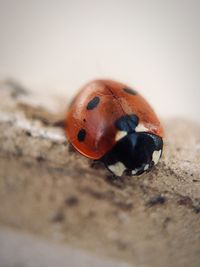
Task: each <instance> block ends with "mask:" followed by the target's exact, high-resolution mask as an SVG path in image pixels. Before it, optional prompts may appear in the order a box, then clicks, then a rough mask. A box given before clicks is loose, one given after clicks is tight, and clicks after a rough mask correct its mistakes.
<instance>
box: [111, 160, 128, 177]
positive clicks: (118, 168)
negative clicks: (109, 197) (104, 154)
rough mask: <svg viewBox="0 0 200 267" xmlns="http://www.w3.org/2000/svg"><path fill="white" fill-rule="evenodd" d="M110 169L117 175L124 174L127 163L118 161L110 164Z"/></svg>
mask: <svg viewBox="0 0 200 267" xmlns="http://www.w3.org/2000/svg"><path fill="white" fill-rule="evenodd" d="M108 169H109V170H111V172H113V173H114V174H115V175H116V176H122V174H123V173H124V171H125V170H126V167H125V165H124V164H123V163H122V162H120V161H119V162H117V163H115V164H113V165H110V166H108Z"/></svg>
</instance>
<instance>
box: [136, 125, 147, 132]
mask: <svg viewBox="0 0 200 267" xmlns="http://www.w3.org/2000/svg"><path fill="white" fill-rule="evenodd" d="M135 131H136V132H137V133H139V132H148V131H149V129H147V128H146V127H145V126H144V124H142V123H139V124H138V126H137V127H136V128H135Z"/></svg>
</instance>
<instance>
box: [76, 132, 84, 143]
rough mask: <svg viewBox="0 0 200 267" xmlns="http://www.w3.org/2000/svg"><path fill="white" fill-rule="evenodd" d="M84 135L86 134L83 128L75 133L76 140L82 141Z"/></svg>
mask: <svg viewBox="0 0 200 267" xmlns="http://www.w3.org/2000/svg"><path fill="white" fill-rule="evenodd" d="M85 136H86V131H85V130H84V129H81V130H80V131H79V132H78V135H77V138H78V141H79V142H83V141H84V140H85Z"/></svg>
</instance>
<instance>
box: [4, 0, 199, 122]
mask: <svg viewBox="0 0 200 267" xmlns="http://www.w3.org/2000/svg"><path fill="white" fill-rule="evenodd" d="M199 11H200V1H199V0H188V1H187V0H168V1H165V0H151V1H148V0H146V1H145V0H140V1H139V0H101V1H97V0H84V1H81V0H71V1H70V0H65V1H64V0H56V1H55V0H54V1H52V0H40V1H34V0H0V79H1V80H3V79H5V78H8V77H9V78H10V77H11V78H14V79H16V80H18V81H19V82H21V83H22V84H23V85H24V86H25V87H28V88H30V89H31V90H33V91H37V92H40V93H42V94H52V95H61V96H66V99H69V98H70V97H71V96H72V95H73V94H74V93H75V92H76V91H77V90H78V89H79V88H80V86H82V85H83V84H84V83H85V82H87V81H88V80H91V79H94V78H103V77H105V78H111V79H115V80H119V81H122V82H125V83H127V84H129V85H131V86H134V87H135V88H137V89H138V90H139V91H140V92H142V94H143V95H144V96H145V97H146V98H147V99H148V100H149V102H150V103H151V104H152V105H153V107H154V108H155V110H156V111H157V112H158V113H159V114H160V115H161V116H162V117H172V116H173V117H186V118H189V119H192V120H199V121H200V116H199V98H200V97H199V96H200V90H199V86H200V49H199V48H200V16H199Z"/></svg>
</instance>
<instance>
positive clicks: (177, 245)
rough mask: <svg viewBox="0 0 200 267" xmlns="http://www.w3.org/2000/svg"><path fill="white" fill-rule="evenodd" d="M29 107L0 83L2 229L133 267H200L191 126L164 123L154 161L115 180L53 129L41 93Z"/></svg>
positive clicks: (197, 175) (198, 166)
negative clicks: (159, 157)
mask: <svg viewBox="0 0 200 267" xmlns="http://www.w3.org/2000/svg"><path fill="white" fill-rule="evenodd" d="M33 102H34V104H33ZM35 103H36V101H33V97H32V96H30V95H27V94H26V92H25V91H24V90H23V88H21V87H20V86H17V85H16V84H13V83H11V82H4V83H3V82H2V83H1V84H0V203H2V205H0V225H1V226H2V227H3V226H6V227H8V226H9V227H11V228H12V229H16V230H20V231H23V232H30V233H34V234H35V235H36V236H38V237H45V238H48V240H51V242H55V241H56V242H61V243H63V244H64V245H65V244H66V245H67V246H70V247H72V248H73V247H74V248H78V249H82V250H83V251H87V253H88V252H89V253H92V254H93V255H95V256H97V257H103V258H109V259H110V260H114V261H118V260H120V261H121V262H127V263H129V264H130V265H133V264H134V266H139V267H140V266H142V267H145V266H146V267H160V266H162V267H165V266H166V267H167V266H172V267H179V266H180V267H186V266H192V267H199V266H200V126H199V125H196V124H195V123H193V122H189V121H185V120H179V119H174V120H170V121H165V123H164V125H165V129H166V138H165V149H164V155H163V158H162V160H161V161H160V163H159V164H158V165H157V167H155V168H154V170H153V171H151V172H149V173H148V174H144V175H142V176H140V177H134V178H127V177H124V178H122V179H117V180H113V179H112V177H111V176H110V175H109V173H108V172H107V171H106V170H105V169H104V168H103V167H102V166H101V165H100V164H94V163H92V162H91V161H89V160H87V159H85V158H83V157H82V156H80V155H79V154H78V153H76V152H75V151H74V150H73V149H72V148H71V146H70V145H69V143H68V142H67V141H66V140H65V137H64V134H63V132H62V130H61V129H59V128H57V127H53V123H54V122H55V121H56V120H57V119H58V117H59V115H58V114H55V113H54V112H53V111H48V109H47V108H48V103H50V101H49V100H48V99H46V100H45V101H44V102H42V101H41V100H40V106H38V105H36V104H35ZM42 103H45V105H44V104H42ZM1 245H2V246H3V244H1V242H0V246H1ZM0 249H1V248H0ZM55 253H56V252H55ZM16 266H18V265H17V262H16ZM49 266H50V265H49ZM80 266H82V265H80ZM102 266H104V265H102ZM111 266H112V265H111Z"/></svg>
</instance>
